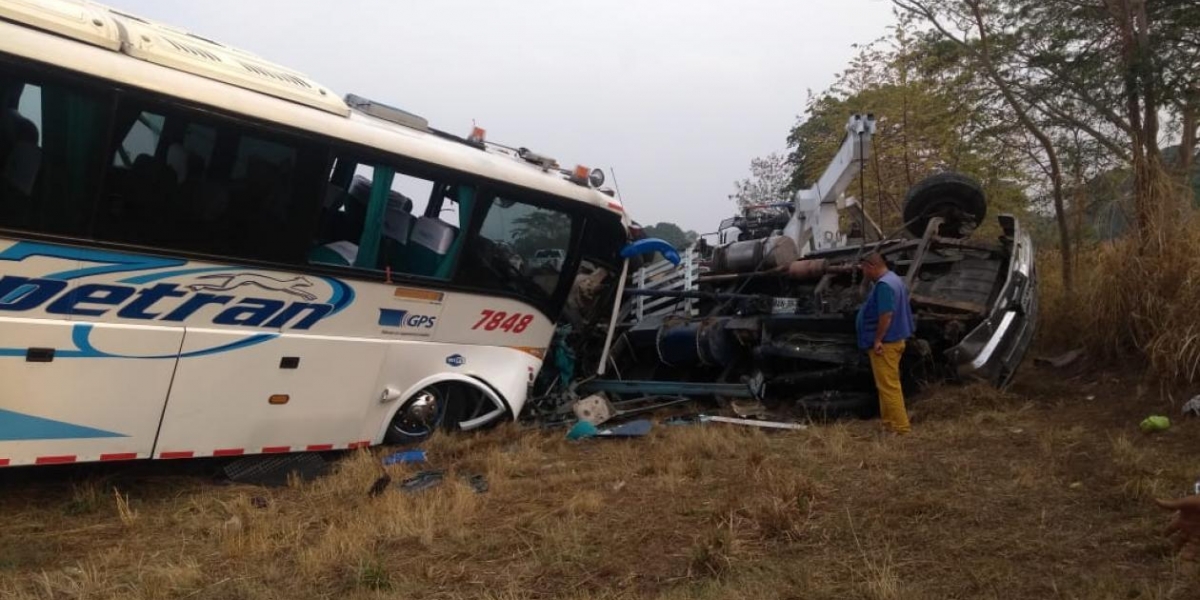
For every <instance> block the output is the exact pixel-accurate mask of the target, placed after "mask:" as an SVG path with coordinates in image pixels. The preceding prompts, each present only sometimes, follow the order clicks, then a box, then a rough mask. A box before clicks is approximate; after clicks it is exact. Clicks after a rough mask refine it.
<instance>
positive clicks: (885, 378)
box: [857, 252, 916, 433]
mask: <svg viewBox="0 0 1200 600" xmlns="http://www.w3.org/2000/svg"><path fill="white" fill-rule="evenodd" d="M861 267H862V273H863V275H864V276H865V277H867V278H868V279H870V280H871V281H873V282H874V285H873V286H871V292H870V293H869V294H867V301H866V302H864V303H863V305H862V307H861V308H859V309H858V319H857V329H858V347H859V348H861V349H863V350H866V351H867V354H868V356H869V357H870V358H871V372H872V373H873V374H874V375H875V388H876V389H877V390H878V391H879V413H880V415H881V416H882V418H883V426H884V428H886V429H888V430H890V431H892V432H894V433H908V431H909V429H910V427H909V424H908V411H907V410H906V409H905V408H904V392H903V391H902V390H901V389H900V356H901V355H902V354H904V342H905V340H907V339H908V338H909V336H911V335H912V334H913V331H914V329H915V328H916V325H915V324H914V322H913V315H912V307H911V306H910V305H909V302H908V290H907V289H906V288H905V287H904V281H903V280H902V279H900V276H899V275H896V274H895V273H893V272H892V271H891V270H889V269H888V267H887V263H885V262H884V260H883V256H881V255H880V254H879V253H878V252H872V253H871V254H868V255H867V256H865V257H863V259H862V262H861Z"/></svg>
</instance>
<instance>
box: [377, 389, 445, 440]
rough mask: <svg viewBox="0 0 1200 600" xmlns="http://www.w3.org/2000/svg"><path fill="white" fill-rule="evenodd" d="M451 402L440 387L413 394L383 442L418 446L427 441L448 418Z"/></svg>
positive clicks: (388, 430) (391, 425) (397, 412)
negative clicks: (448, 406) (448, 405)
mask: <svg viewBox="0 0 1200 600" xmlns="http://www.w3.org/2000/svg"><path fill="white" fill-rule="evenodd" d="M449 401H450V398H449V397H448V395H447V394H446V390H445V389H444V388H441V387H438V386H430V387H427V388H425V389H423V390H421V391H419V392H417V393H415V394H413V396H412V398H409V399H408V401H406V402H405V403H404V405H403V406H401V407H400V410H398V411H396V416H394V417H392V422H391V423H389V424H388V428H387V434H385V435H384V436H383V442H384V443H385V444H416V443H419V442H423V441H425V440H426V439H428V438H429V436H431V435H433V432H434V431H436V430H437V428H438V427H440V426H441V424H442V421H443V420H444V419H445V418H446V408H447V404H449Z"/></svg>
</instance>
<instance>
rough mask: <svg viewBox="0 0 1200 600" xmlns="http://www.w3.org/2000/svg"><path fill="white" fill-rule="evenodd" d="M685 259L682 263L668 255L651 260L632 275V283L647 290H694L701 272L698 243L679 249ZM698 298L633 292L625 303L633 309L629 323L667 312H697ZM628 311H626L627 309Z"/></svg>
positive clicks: (683, 314) (633, 286)
mask: <svg viewBox="0 0 1200 600" xmlns="http://www.w3.org/2000/svg"><path fill="white" fill-rule="evenodd" d="M679 255H680V258H682V259H683V260H682V261H681V262H680V263H679V266H675V265H673V264H671V263H670V262H669V261H667V260H666V259H660V260H658V261H656V262H653V263H650V264H648V265H646V266H644V267H642V268H640V269H638V270H637V271H634V272H633V273H631V274H630V275H629V284H628V285H629V287H631V288H641V289H647V290H694V289H696V278H697V277H699V276H700V274H701V273H700V256H699V254H697V253H696V251H695V248H694V247H689V248H688V249H687V250H684V251H682V252H680V253H679ZM695 302H696V301H695V300H693V299H690V298H688V299H680V298H655V297H647V296H631V297H629V298H627V299H626V301H625V304H626V306H627V307H628V308H629V309H630V310H628V311H627V314H628V315H629V316H628V317H626V319H625V323H626V324H629V323H637V322H638V321H641V320H642V319H644V318H646V317H649V316H653V315H660V314H664V313H670V314H678V315H681V316H690V317H694V316H696V312H697V311H696V308H695ZM623 312H626V311H623Z"/></svg>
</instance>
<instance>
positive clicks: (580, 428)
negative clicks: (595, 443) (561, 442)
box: [567, 421, 599, 440]
mask: <svg viewBox="0 0 1200 600" xmlns="http://www.w3.org/2000/svg"><path fill="white" fill-rule="evenodd" d="M597 433H599V431H598V430H597V429H596V426H595V425H592V424H591V423H588V422H587V421H580V422H578V423H576V424H575V425H574V426H573V427H571V430H570V431H568V432H567V439H568V440H582V439H585V438H590V437H595V436H596V434H597Z"/></svg>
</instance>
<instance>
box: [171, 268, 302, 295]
mask: <svg viewBox="0 0 1200 600" xmlns="http://www.w3.org/2000/svg"><path fill="white" fill-rule="evenodd" d="M196 279H205V280H211V281H212V282H213V283H207V282H205V283H193V284H191V285H189V286H187V288H188V289H190V290H192V291H193V292H201V291H213V292H229V291H232V290H235V289H237V288H240V287H242V286H245V285H252V286H255V287H258V288H262V289H264V290H268V291H272V292H283V293H285V294H291V295H293V296H299V297H301V298H303V299H304V300H305V301H306V302H312V301H313V300H316V299H317V297H316V296H315V295H314V294H312V293H310V292H309V291H307V290H306V289H304V288H311V287H312V285H313V283H312V282H311V281H309V280H308V278H307V277H303V276H296V277H292V278H291V279H276V278H274V277H271V276H269V275H263V274H261V273H222V274H220V275H201V276H199V277H197V278H196Z"/></svg>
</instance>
